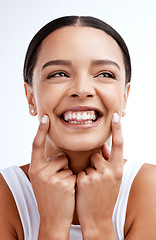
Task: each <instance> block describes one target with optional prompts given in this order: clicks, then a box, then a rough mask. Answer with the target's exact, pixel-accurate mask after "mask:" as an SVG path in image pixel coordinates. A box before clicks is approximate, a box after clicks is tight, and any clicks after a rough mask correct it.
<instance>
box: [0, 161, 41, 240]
mask: <svg viewBox="0 0 156 240" xmlns="http://www.w3.org/2000/svg"><path fill="white" fill-rule="evenodd" d="M0 173H1V174H2V176H3V178H4V180H5V181H6V183H7V185H8V187H9V188H10V190H11V192H12V194H13V197H14V200H15V203H16V206H17V209H18V212H19V215H20V218H21V222H22V226H23V231H24V238H25V240H35V239H37V237H38V229H39V222H40V216H39V213H38V207H37V202H36V199H35V196H34V193H33V190H32V186H31V183H30V181H29V180H28V178H27V176H26V175H25V173H24V172H23V170H22V169H21V168H20V167H18V166H11V167H8V168H5V169H1V170H0Z"/></svg>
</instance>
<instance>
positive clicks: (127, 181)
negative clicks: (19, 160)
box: [0, 161, 143, 240]
mask: <svg viewBox="0 0 156 240" xmlns="http://www.w3.org/2000/svg"><path fill="white" fill-rule="evenodd" d="M142 165H143V163H142V162H136V161H127V162H126V163H125V165H124V170H123V178H122V183H121V186H120V191H119V195H118V198H117V201H116V205H115V207H114V212H113V216H112V220H113V225H114V230H115V235H116V239H117V240H124V224H125V217H126V208H127V202H128V197H129V192H130V189H131V185H132V183H133V180H134V178H135V176H136V175H137V173H138V171H139V170H140V168H141V166H142ZM0 173H1V174H2V176H3V177H4V179H5V181H6V183H7V184H8V186H9V188H10V190H11V192H12V194H13V197H14V199H15V202H16V205H17V209H18V212H19V215H20V218H21V222H22V225H23V231H24V239H25V240H37V237H38V230H39V223H40V216H39V212H38V207H37V202H36V199H35V196H34V193H33V190H32V186H31V183H30V181H29V180H28V178H27V176H26V175H25V173H24V172H23V170H22V169H21V168H20V167H18V166H11V167H8V168H5V169H2V170H0ZM69 239H70V240H82V239H83V238H82V233H81V227H80V226H79V225H71V230H70V238H69Z"/></svg>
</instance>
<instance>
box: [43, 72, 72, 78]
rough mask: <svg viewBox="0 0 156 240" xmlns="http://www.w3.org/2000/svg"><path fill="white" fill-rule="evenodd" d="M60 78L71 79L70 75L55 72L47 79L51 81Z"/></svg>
mask: <svg viewBox="0 0 156 240" xmlns="http://www.w3.org/2000/svg"><path fill="white" fill-rule="evenodd" d="M59 77H69V75H68V74H67V73H65V72H54V73H50V74H49V75H48V76H47V79H50V78H59Z"/></svg>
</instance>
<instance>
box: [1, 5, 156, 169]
mask: <svg viewBox="0 0 156 240" xmlns="http://www.w3.org/2000/svg"><path fill="white" fill-rule="evenodd" d="M63 15H92V16H94V17H98V18H101V19H102V20H104V21H106V22H107V23H109V24H110V25H112V26H113V27H114V28H115V29H116V30H117V31H118V32H119V33H120V34H121V36H122V37H123V38H124V40H125V41H126V43H127V45H128V47H129V50H130V54H131V59H132V69H133V76H132V86H131V93H130V97H129V102H128V106H127V115H126V117H125V118H124V119H123V120H122V123H123V135H124V142H125V148H124V157H125V158H128V159H136V160H137V161H140V160H143V161H148V162H150V163H154V164H155V163H156V140H155V136H156V124H155V122H156V114H155V111H156V107H155V105H156V1H155V0H148V1H147V0H118V1H117V0H112V1H111V0H108V1H106V0H94V1H93V0H77V1H75V0H55V1H54V0H43V1H39V0H23V1H22V0H0V168H3V167H7V166H9V165H14V164H16V165H23V164H26V163H28V162H30V156H31V145H32V141H33V138H34V136H35V133H36V130H37V127H38V119H37V118H36V117H34V118H33V117H31V116H30V115H29V112H28V106H27V102H26V99H25V94H24V88H23V75H22V70H23V62H24V57H25V53H26V49H27V46H28V44H29V42H30V40H31V38H32V37H33V35H34V34H35V33H36V32H37V31H38V30H39V29H40V28H41V27H42V26H43V25H45V24H46V23H47V22H49V21H51V20H52V19H54V18H56V17H60V16H63Z"/></svg>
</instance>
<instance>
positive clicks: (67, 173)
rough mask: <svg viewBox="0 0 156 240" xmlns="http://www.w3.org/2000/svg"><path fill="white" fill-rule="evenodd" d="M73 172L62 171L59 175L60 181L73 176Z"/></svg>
mask: <svg viewBox="0 0 156 240" xmlns="http://www.w3.org/2000/svg"><path fill="white" fill-rule="evenodd" d="M72 175H73V172H72V171H71V170H70V169H68V170H62V171H61V172H58V173H57V177H58V178H60V179H64V178H68V177H69V176H72Z"/></svg>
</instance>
